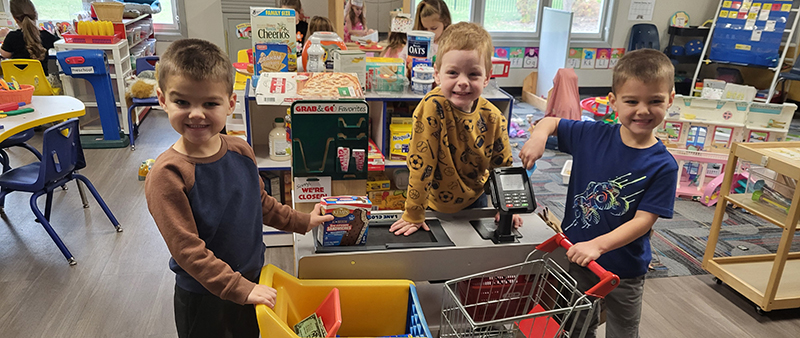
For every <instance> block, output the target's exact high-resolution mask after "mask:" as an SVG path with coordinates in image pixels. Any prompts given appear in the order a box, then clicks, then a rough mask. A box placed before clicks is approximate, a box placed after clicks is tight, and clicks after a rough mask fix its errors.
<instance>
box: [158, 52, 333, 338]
mask: <svg viewBox="0 0 800 338" xmlns="http://www.w3.org/2000/svg"><path fill="white" fill-rule="evenodd" d="M158 82H159V89H158V91H157V93H158V100H159V103H160V104H161V107H163V108H164V110H165V111H166V112H167V115H168V116H169V122H170V124H171V125H172V127H173V128H174V129H175V130H176V131H177V132H178V133H179V134H181V137H180V138H179V139H178V141H177V142H175V144H173V145H172V147H170V148H169V149H167V151H165V152H164V153H162V154H161V155H160V156H159V157H158V159H156V163H155V165H154V166H153V170H152V171H151V172H150V173H149V174H148V175H147V180H146V182H145V196H146V197H147V206H148V208H149V209H150V214H151V215H152V216H153V219H154V220H155V222H156V225H157V226H158V229H159V231H160V232H161V235H162V237H163V238H164V241H165V242H166V244H167V247H168V248H169V252H170V254H171V255H172V257H171V258H170V262H169V266H170V269H171V270H172V271H174V272H175V274H176V278H175V296H174V306H175V325H176V327H177V330H178V336H179V337H230V336H233V337H258V335H259V332H258V323H257V321H256V313H255V307H254V306H253V304H266V305H268V306H270V307H272V306H274V304H275V296H276V291H275V289H272V288H270V287H268V286H265V285H259V284H257V281H258V277H259V274H260V272H261V268H262V266H263V265H264V249H265V247H264V243H263V238H262V223H263V224H267V225H270V226H273V227H275V228H278V229H282V230H286V231H293V232H297V233H301V234H302V233H306V232H308V231H309V230H311V228H313V227H315V226H317V225H319V224H321V223H322V222H324V221H328V220H332V219H333V216H330V215H328V216H320V206H319V204H317V206H316V207H315V209H314V211H313V212H312V213H311V214H310V215H309V214H304V213H300V212H297V211H295V210H293V209H291V208H290V207H288V206H285V205H282V204H280V203H278V202H277V201H276V200H275V199H274V198H272V197H271V196H269V195H268V194H267V193H266V192H265V191H264V183H263V182H262V181H261V178H260V176H259V175H258V167H257V165H256V162H255V155H254V153H253V149H252V148H250V146H249V145H248V144H247V143H246V142H244V141H243V140H241V139H239V138H237V137H229V136H227V135H221V134H220V131H221V130H222V128H223V127H224V126H225V119H226V117H227V116H228V115H230V114H231V113H232V112H233V108H234V106H235V104H236V94H233V68H232V65H231V62H230V60H228V57H227V56H225V54H224V53H223V52H222V51H221V50H220V49H219V48H218V47H217V46H215V45H214V44H212V43H210V42H208V41H204V40H198V39H184V40H178V41H176V42H173V43H172V44H171V45H170V46H169V48H168V49H167V51H166V52H165V53H164V54H163V56H162V57H161V60H160V62H159V67H158Z"/></svg>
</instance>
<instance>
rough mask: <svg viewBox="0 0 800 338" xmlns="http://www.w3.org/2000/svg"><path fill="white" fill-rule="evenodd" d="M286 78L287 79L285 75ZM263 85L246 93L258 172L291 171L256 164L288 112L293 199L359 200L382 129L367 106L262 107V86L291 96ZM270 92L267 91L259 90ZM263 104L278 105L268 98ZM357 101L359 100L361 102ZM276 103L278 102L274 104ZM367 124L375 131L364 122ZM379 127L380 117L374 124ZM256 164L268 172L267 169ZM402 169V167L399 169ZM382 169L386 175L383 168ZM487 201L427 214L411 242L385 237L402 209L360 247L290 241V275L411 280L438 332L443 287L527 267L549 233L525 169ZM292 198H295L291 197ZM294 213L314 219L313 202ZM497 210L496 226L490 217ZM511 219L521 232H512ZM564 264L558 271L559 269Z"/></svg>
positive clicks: (500, 172)
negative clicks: (518, 220)
mask: <svg viewBox="0 0 800 338" xmlns="http://www.w3.org/2000/svg"><path fill="white" fill-rule="evenodd" d="M284 76H285V75H284ZM287 80H289V81H286V80H284V79H277V80H276V79H275V78H273V79H270V80H268V81H267V79H265V78H261V79H259V83H258V86H257V89H256V94H255V95H252V94H250V93H248V95H246V97H248V99H247V100H248V101H249V102H248V111H247V115H248V116H249V117H248V121H249V124H248V138H249V141H250V142H251V144H252V145H253V148H254V149H255V153H256V157H257V159H258V160H259V161H260V162H259V167H261V169H262V170H287V169H289V162H286V164H271V163H270V162H268V161H264V162H261V161H262V159H261V158H262V157H263V155H260V154H265V153H268V152H269V150H268V147H269V144H268V143H267V144H265V143H266V142H263V141H260V139H261V138H263V137H264V134H265V133H264V132H261V131H266V130H269V128H271V126H270V124H271V123H269V122H272V120H274V119H275V118H276V117H283V116H284V115H285V114H286V111H287V109H289V110H290V112H291V114H290V119H291V137H290V138H291V143H292V149H291V152H292V161H291V171H292V177H293V181H294V190H295V192H297V191H299V189H298V187H300V186H298V184H301V183H299V182H305V183H302V184H312V183H311V182H312V181H315V180H316V181H317V183H319V182H327V184H328V187H327V189H330V194H329V195H331V196H338V195H352V196H365V195H367V194H366V183H367V180H366V179H367V171H368V165H367V164H366V163H365V162H366V160H365V158H364V152H365V151H366V150H367V149H368V148H369V144H368V142H369V137H370V135H371V136H372V137H374V138H382V137H384V135H385V127H386V126H384V125H382V124H381V123H378V122H376V119H375V118H373V119H370V116H371V115H370V109H371V108H372V109H374V108H373V106H374V105H372V104H370V102H366V101H364V100H362V99H355V100H354V99H338V100H330V99H327V100H318V99H316V98H309V97H303V98H301V99H296V100H287V101H284V102H282V103H281V102H277V103H272V102H271V103H270V104H265V103H261V102H260V101H259V103H258V104H256V101H257V100H260V99H257V98H259V97H260V98H262V99H263V98H264V97H266V96H265V95H263V94H259V93H260V89H258V88H267V87H268V88H270V90H273V91H274V90H275V88H277V87H281V90H284V89H283V88H287V89H294V90H296V88H298V87H300V86H301V85H302V84H301V85H298V86H295V82H294V81H292V80H290V79H287ZM264 90H266V89H264ZM269 97H275V96H273V95H269ZM362 97H363V96H362ZM278 98H280V97H279V96H278ZM370 120H372V123H370ZM378 120H379V121H382V120H384V119H382V118H381V119H378ZM262 163H265V164H266V165H268V166H269V165H272V167H263V166H262ZM401 164H402V165H403V166H405V165H404V163H401ZM386 169H387V170H391V167H390V166H389V165H387V166H386ZM486 186H487V189H486V190H487V194H488V195H490V196H491V200H492V203H493V204H494V206H495V208H482V209H468V210H464V211H462V212H459V213H456V214H443V213H438V212H433V211H428V212H427V214H426V223H427V224H428V226H429V227H430V229H431V231H424V230H418V231H417V232H415V233H414V234H412V235H410V236H402V235H401V236H395V235H394V234H393V233H391V232H389V230H388V229H389V227H390V226H391V224H392V223H393V222H395V221H396V220H398V219H400V216H401V215H402V212H401V211H372V213H371V216H370V221H369V227H368V230H367V239H366V243H365V244H363V245H356V246H322V245H321V243H320V241H319V240H318V234H317V233H316V232H318V231H319V230H318V229H319V228H320V227H318V228H317V230H315V232H314V233H313V234H306V235H294V241H293V245H294V257H295V272H296V275H297V277H298V278H300V279H410V280H412V281H414V282H415V283H416V284H417V292H418V293H419V295H420V300H421V302H422V308H423V309H424V312H425V315H426V317H427V318H428V323H429V325H431V326H432V327H433V326H438V321H439V317H440V316H439V314H438V311H439V310H440V308H441V305H440V302H441V297H442V292H441V290H442V289H441V283H443V282H444V281H447V280H450V279H455V278H459V277H463V276H467V275H471V274H474V273H478V272H481V271H487V270H491V269H495V268H498V267H502V266H507V265H512V264H517V263H519V262H523V261H525V259H526V257H527V256H528V255H529V254H530V253H531V252H532V251H533V250H534V247H535V246H536V245H537V244H540V243H542V242H544V241H545V240H547V239H548V238H550V237H552V236H553V234H554V231H553V230H552V229H551V228H550V227H548V226H547V225H546V224H545V223H544V221H542V219H540V218H539V217H538V216H536V215H535V214H533V213H532V212H533V211H534V209H535V208H536V201H535V199H534V196H533V191H531V187H530V183H529V181H528V177H527V175H526V172H525V170H524V169H523V168H503V169H497V170H494V171H493V172H491V173H490V179H489V183H488V184H487V185H486ZM295 196H297V195H295ZM293 201H294V207H295V209H297V210H301V211H310V210H311V209H312V208H313V205H314V203H315V202H318V201H319V199H318V198H317V199H316V200H312V201H308V202H309V203H301V202H302V201H299V200H298V199H297V198H295V199H294V200H293ZM498 210H499V211H500V215H501V216H500V222H499V227H498V225H496V224H495V222H494V216H495V214H496V213H497V211H498ZM513 214H520V216H521V217H522V219H523V223H524V225H523V226H522V227H521V228H519V229H517V230H516V231H514V230H513V229H512V226H511V219H512V215H513ZM564 262H565V258H564V261H561V262H559V263H562V264H563V263H564Z"/></svg>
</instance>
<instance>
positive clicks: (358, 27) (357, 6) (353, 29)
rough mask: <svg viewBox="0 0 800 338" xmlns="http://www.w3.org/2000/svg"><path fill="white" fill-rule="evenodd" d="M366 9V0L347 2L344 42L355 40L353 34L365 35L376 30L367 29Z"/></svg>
mask: <svg viewBox="0 0 800 338" xmlns="http://www.w3.org/2000/svg"><path fill="white" fill-rule="evenodd" d="M365 9H366V8H364V0H350V2H349V3H348V4H347V8H345V12H346V13H347V14H346V15H345V16H344V42H353V40H352V38H351V36H365V35H369V34H372V32H374V31H375V30H373V29H367V17H366V16H365V15H364V10H365ZM376 42H377V41H376Z"/></svg>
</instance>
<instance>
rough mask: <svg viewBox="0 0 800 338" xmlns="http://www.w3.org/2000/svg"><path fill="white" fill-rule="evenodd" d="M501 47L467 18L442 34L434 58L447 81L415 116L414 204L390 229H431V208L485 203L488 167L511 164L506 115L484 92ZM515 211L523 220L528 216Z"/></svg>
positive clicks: (439, 77)
mask: <svg viewBox="0 0 800 338" xmlns="http://www.w3.org/2000/svg"><path fill="white" fill-rule="evenodd" d="M493 50H494V48H493V47H492V38H491V36H490V35H489V33H488V32H487V31H486V30H485V29H483V28H482V27H481V26H479V25H477V24H474V23H468V22H461V23H458V24H455V25H451V26H449V27H447V29H446V30H445V31H444V33H442V37H441V38H440V42H439V50H438V53H437V55H436V63H435V65H434V78H435V79H436V83H437V84H438V85H439V87H437V88H436V89H434V90H432V91H431V92H430V93H428V94H427V95H425V97H424V98H423V99H422V102H421V103H420V104H419V105H418V106H417V109H416V110H415V111H414V115H413V117H414V129H413V132H412V134H411V143H410V147H409V151H408V169H409V171H410V174H409V178H408V192H407V199H406V210H405V213H403V217H402V219H401V220H399V221H397V222H395V223H394V224H392V226H391V227H390V228H389V231H392V232H394V234H395V235H400V234H403V235H406V236H408V235H410V234H412V233H414V232H416V231H417V230H418V229H419V228H423V229H425V230H430V229H428V226H427V224H425V209H426V207H429V208H431V209H433V210H436V211H440V212H446V213H456V212H459V211H461V210H462V209H464V208H466V207H468V206H471V205H474V206H485V205H486V201H485V197H484V196H482V195H483V185H484V183H485V182H486V178H487V170H491V169H493V168H496V167H506V166H510V165H511V163H512V158H511V147H510V146H509V144H508V130H507V127H506V126H507V122H506V119H505V117H504V116H503V114H502V113H501V112H500V110H498V109H497V107H495V106H494V105H493V104H491V103H489V101H487V100H486V99H484V98H482V97H481V93H483V88H485V87H486V85H488V84H489V76H490V74H489V71H490V69H491V63H492V53H493ZM476 202H477V203H476ZM515 216H516V217H515V218H514V226H516V227H519V226H521V225H522V220H521V219H520V218H519V216H517V215H515Z"/></svg>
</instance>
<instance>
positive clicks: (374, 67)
mask: <svg viewBox="0 0 800 338" xmlns="http://www.w3.org/2000/svg"><path fill="white" fill-rule="evenodd" d="M377 76H381V77H383V78H385V79H389V78H394V79H401V78H403V77H405V76H406V65H405V63H404V62H403V59H400V58H381V57H368V58H367V70H366V81H367V85H366V88H367V90H369V89H372V88H371V84H372V83H375V77H377Z"/></svg>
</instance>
